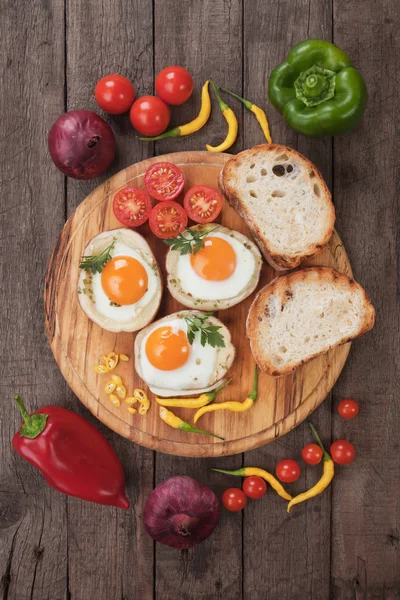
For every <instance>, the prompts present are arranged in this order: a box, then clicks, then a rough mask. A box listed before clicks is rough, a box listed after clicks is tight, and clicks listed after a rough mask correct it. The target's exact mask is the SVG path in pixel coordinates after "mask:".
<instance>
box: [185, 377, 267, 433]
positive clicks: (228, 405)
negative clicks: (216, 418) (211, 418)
mask: <svg viewBox="0 0 400 600" xmlns="http://www.w3.org/2000/svg"><path fill="white" fill-rule="evenodd" d="M257 380H258V375H257V366H255V367H254V383H253V389H252V391H251V393H250V394H249V395H248V396H247V398H246V400H245V401H244V402H220V403H219V404H211V405H210V406H203V408H200V409H199V410H198V411H197V412H196V414H195V415H194V419H193V421H194V423H197V421H198V420H199V419H200V417H201V416H203V415H204V414H205V413H208V412H215V411H216V410H231V411H233V412H245V411H246V410H249V408H251V407H252V406H253V404H254V402H255V400H256V398H257Z"/></svg>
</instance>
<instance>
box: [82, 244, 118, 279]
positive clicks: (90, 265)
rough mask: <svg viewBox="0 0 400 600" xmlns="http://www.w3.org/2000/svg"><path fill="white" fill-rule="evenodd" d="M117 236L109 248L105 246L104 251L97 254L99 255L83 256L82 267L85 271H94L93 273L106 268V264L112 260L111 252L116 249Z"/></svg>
mask: <svg viewBox="0 0 400 600" xmlns="http://www.w3.org/2000/svg"><path fill="white" fill-rule="evenodd" d="M116 241H117V238H113V241H112V242H111V244H110V245H109V246H107V248H104V250H103V252H101V253H100V254H97V256H82V258H81V263H80V265H79V268H80V269H84V270H85V271H92V273H101V272H102V270H103V269H104V266H105V264H106V263H107V262H108V261H109V260H111V252H112V251H113V249H114V246H115V242H116Z"/></svg>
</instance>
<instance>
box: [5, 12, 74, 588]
mask: <svg viewBox="0 0 400 600" xmlns="http://www.w3.org/2000/svg"><path fill="white" fill-rule="evenodd" d="M0 23H1V40H2V41H1V47H2V50H1V53H0V73H1V86H0V106H1V109H2V119H1V125H0V127H1V133H0V190H1V211H0V246H1V251H0V261H1V273H2V283H1V292H0V294H1V312H2V319H1V321H0V339H1V344H0V346H1V359H2V377H1V383H0V389H1V398H2V410H1V411H0V597H1V598H2V599H4V600H45V599H50V598H51V599H54V600H64V599H65V598H66V579H67V549H66V499H65V497H63V496H61V495H60V494H57V493H56V492H54V491H53V490H51V489H50V488H49V487H48V486H46V485H45V484H44V482H43V478H42V477H41V475H40V473H39V472H38V471H36V470H35V469H33V468H32V467H31V466H30V465H28V464H27V463H26V462H24V461H23V460H22V459H21V458H20V457H19V456H17V455H16V454H15V453H14V452H13V450H12V447H11V439H12V437H13V435H14V433H15V431H17V430H18V428H19V426H20V423H21V417H20V415H19V411H18V410H17V408H16V406H15V404H14V401H13V394H14V393H15V392H19V394H20V395H21V397H22V398H23V399H24V400H25V402H26V406H27V408H28V410H31V411H33V410H34V409H36V408H37V407H38V406H41V405H43V404H46V403H47V404H50V403H56V404H60V403H62V399H63V396H64V391H65V383H64V381H63V380H62V377H60V373H59V371H58V368H57V365H56V364H55V362H54V361H53V359H52V356H51V352H49V347H48V343H47V341H46V337H45V334H44V328H43V308H42V290H43V285H42V283H43V275H44V270H45V265H46V263H47V261H48V257H49V254H50V250H51V246H52V244H53V242H54V239H55V238H56V236H57V234H58V231H59V229H60V227H62V225H63V222H64V190H63V185H64V184H63V177H62V175H61V174H60V173H57V172H56V170H55V169H54V168H53V165H51V163H50V161H49V159H48V153H47V148H46V145H45V144H44V143H43V140H45V139H46V135H47V131H48V129H49V128H50V126H51V124H52V122H53V121H54V119H55V118H56V116H57V115H58V114H60V113H61V112H63V109H64V98H63V85H64V55H63V43H64V39H63V33H64V6H63V2H62V1H59V0H56V1H54V2H53V3H52V5H51V6H50V5H49V4H45V3H43V2H39V1H38V0H34V1H32V2H30V3H29V4H27V5H26V6H24V7H22V6H21V5H20V4H18V3H15V2H2V3H1V8H0ZM49 200H50V201H49Z"/></svg>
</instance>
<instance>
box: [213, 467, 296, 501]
mask: <svg viewBox="0 0 400 600" xmlns="http://www.w3.org/2000/svg"><path fill="white" fill-rule="evenodd" d="M211 470H212V471H217V472H218V473H226V474H227V475H239V476H240V477H250V476H251V475H257V476H258V477H261V478H262V479H265V481H267V482H268V483H269V485H270V486H271V487H272V489H274V490H275V491H276V493H277V494H278V495H279V496H281V498H284V499H285V500H292V496H291V495H290V494H288V493H287V491H286V490H285V488H284V487H283V485H282V484H281V483H280V482H279V481H278V480H277V479H276V478H275V477H274V476H273V475H272V474H271V473H268V471H264V469H258V468H257V467H243V468H242V469H237V470H236V471H226V470H225V469H211Z"/></svg>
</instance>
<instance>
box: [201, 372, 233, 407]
mask: <svg viewBox="0 0 400 600" xmlns="http://www.w3.org/2000/svg"><path fill="white" fill-rule="evenodd" d="M231 381H232V377H231V378H230V379H228V381H225V383H223V384H222V385H220V386H219V388H217V389H216V390H214V391H213V392H208V394H207V396H208V397H209V398H210V402H212V401H213V400H214V398H215V397H216V395H217V394H219V393H220V392H222V390H223V389H225V388H226V387H227V386H228V385H229V384H230V382H231Z"/></svg>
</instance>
